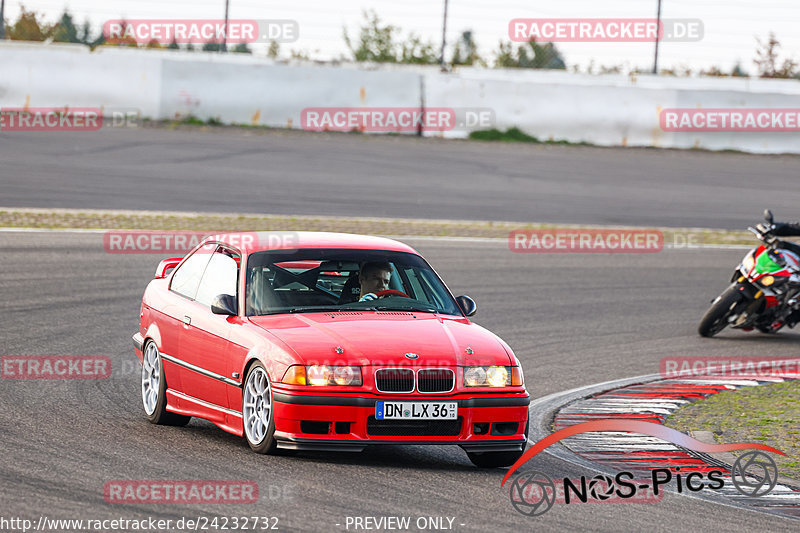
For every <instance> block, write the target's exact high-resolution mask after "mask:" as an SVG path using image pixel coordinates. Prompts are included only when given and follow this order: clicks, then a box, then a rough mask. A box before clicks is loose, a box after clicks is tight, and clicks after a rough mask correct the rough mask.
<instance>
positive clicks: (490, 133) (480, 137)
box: [468, 126, 592, 146]
mask: <svg viewBox="0 0 800 533" xmlns="http://www.w3.org/2000/svg"><path fill="white" fill-rule="evenodd" d="M468 138H469V139H470V140H472V141H500V142H520V143H535V144H557V145H562V146H592V145H591V144H589V143H585V142H579V143H574V142H570V141H565V140H552V139H548V140H546V141H543V140H541V139H539V138H537V137H534V136H532V135H528V134H527V133H525V132H524V131H522V130H521V129H519V128H517V127H516V126H515V127H513V128H509V129H507V130H506V131H501V130H498V129H496V128H492V129H489V130H478V131H472V132H470V134H469V137H468Z"/></svg>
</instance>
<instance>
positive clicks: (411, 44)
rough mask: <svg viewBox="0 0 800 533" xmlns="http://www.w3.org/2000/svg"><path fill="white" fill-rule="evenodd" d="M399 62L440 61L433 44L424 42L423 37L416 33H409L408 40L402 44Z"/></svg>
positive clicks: (432, 63) (424, 62) (434, 62)
mask: <svg viewBox="0 0 800 533" xmlns="http://www.w3.org/2000/svg"><path fill="white" fill-rule="evenodd" d="M398 62H399V63H411V64H415V65H435V64H437V63H439V58H438V57H437V56H436V50H435V49H434V47H433V44H432V43H431V42H430V41H428V42H423V41H422V39H420V38H419V37H417V36H416V35H414V34H413V33H412V34H411V35H409V37H408V40H407V41H406V42H404V43H402V44H401V49H400V58H399V61H398Z"/></svg>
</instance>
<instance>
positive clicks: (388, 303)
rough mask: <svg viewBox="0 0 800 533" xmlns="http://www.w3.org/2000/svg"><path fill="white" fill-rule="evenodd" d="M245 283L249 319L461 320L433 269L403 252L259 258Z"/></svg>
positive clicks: (285, 253) (284, 253) (281, 253)
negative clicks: (358, 313) (387, 313)
mask: <svg viewBox="0 0 800 533" xmlns="http://www.w3.org/2000/svg"><path fill="white" fill-rule="evenodd" d="M246 283H247V285H246V287H245V295H246V298H245V313H246V314H247V316H254V315H268V314H276V313H299V312H303V313H306V312H335V311H347V310H354V309H371V310H392V311H395V310H396V311H415V312H430V313H445V314H449V315H461V312H460V311H459V309H458V306H457V304H456V302H455V300H454V299H453V296H452V295H451V294H450V291H448V290H447V288H446V287H445V286H444V284H443V283H442V281H441V280H440V279H439V277H438V276H437V275H436V273H435V272H434V271H433V270H432V269H431V267H430V266H428V264H427V263H426V262H425V261H424V260H423V259H422V258H421V257H419V256H418V255H414V254H410V253H405V252H389V251H382V250H347V249H320V248H314V249H307V250H274V251H267V252H258V253H255V254H252V255H251V256H250V257H249V258H248V260H247V279H246Z"/></svg>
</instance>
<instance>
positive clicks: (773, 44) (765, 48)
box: [753, 32, 800, 78]
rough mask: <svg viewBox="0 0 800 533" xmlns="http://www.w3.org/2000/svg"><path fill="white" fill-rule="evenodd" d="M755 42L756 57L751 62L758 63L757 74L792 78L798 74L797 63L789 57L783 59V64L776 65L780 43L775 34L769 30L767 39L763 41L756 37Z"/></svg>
mask: <svg viewBox="0 0 800 533" xmlns="http://www.w3.org/2000/svg"><path fill="white" fill-rule="evenodd" d="M756 42H757V43H758V46H759V48H757V49H756V59H754V60H753V63H755V64H756V65H758V72H759V76H761V77H762V78H793V77H796V76H798V75H800V72H798V70H797V67H798V63H797V62H796V61H795V60H793V59H790V58H786V59H784V60H783V64H781V65H780V66H778V62H779V59H778V49H779V48H780V47H781V43H780V42H779V41H778V39H777V38H776V37H775V34H774V33H772V32H770V34H769V40H768V41H767V42H766V43H764V42H762V41H761V39H759V38H758V37H756Z"/></svg>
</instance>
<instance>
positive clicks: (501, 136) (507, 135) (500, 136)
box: [469, 127, 542, 143]
mask: <svg viewBox="0 0 800 533" xmlns="http://www.w3.org/2000/svg"><path fill="white" fill-rule="evenodd" d="M469 138H470V139H472V140H473V141H503V142H524V143H541V142H542V141H540V140H539V139H537V138H536V137H533V136H531V135H528V134H527V133H525V132H524V131H522V130H521V129H519V128H517V127H514V128H510V129H507V130H506V131H500V130H498V129H496V128H492V129H490V130H478V131H472V132H470V134H469Z"/></svg>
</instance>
